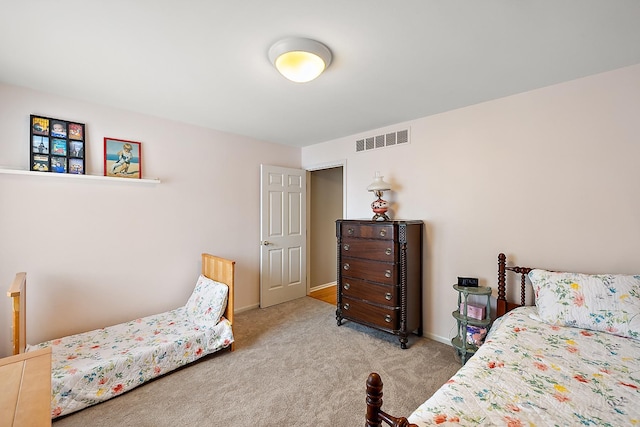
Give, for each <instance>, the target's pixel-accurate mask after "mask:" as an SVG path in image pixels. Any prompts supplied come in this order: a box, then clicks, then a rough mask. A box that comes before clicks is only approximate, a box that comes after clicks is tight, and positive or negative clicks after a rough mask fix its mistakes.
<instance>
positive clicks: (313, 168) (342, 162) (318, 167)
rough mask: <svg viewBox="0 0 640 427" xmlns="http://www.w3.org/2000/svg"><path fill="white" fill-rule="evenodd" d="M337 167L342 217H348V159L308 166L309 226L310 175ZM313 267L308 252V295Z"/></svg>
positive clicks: (308, 211) (308, 221) (309, 210)
mask: <svg viewBox="0 0 640 427" xmlns="http://www.w3.org/2000/svg"><path fill="white" fill-rule="evenodd" d="M337 167H342V217H343V218H346V217H347V159H339V160H335V161H331V162H325V163H318V164H315V165H311V166H307V167H306V168H304V170H306V171H307V201H306V203H307V225H308V226H309V225H310V224H311V218H310V215H311V208H310V203H311V200H310V199H311V198H310V197H309V194H310V190H311V189H310V185H311V180H310V179H309V174H310V173H311V172H313V171H319V170H323V169H331V168H337ZM307 234H308V233H307ZM307 249H308V248H307ZM311 265H312V264H311V254H310V252H309V250H307V295H309V290H310V281H309V271H310V270H311Z"/></svg>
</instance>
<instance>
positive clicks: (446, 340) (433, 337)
mask: <svg viewBox="0 0 640 427" xmlns="http://www.w3.org/2000/svg"><path fill="white" fill-rule="evenodd" d="M423 335H424V337H425V338H429V339H430V340H434V341H438V342H439V343H442V344H447V345H449V346H450V347H452V345H451V340H450V339H449V338H445V337H441V336H440V335H434V334H423Z"/></svg>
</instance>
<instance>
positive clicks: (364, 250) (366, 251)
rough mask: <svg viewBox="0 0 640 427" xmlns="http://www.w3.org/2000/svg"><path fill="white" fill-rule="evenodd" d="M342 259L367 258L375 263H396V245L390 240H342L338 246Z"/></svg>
mask: <svg viewBox="0 0 640 427" xmlns="http://www.w3.org/2000/svg"><path fill="white" fill-rule="evenodd" d="M340 250H341V251H342V256H343V257H345V256H346V257H352V256H353V257H357V258H367V259H371V260H376V261H386V262H396V261H398V244H397V243H396V242H394V241H392V240H370V239H350V238H344V239H343V240H342V245H341V246H340Z"/></svg>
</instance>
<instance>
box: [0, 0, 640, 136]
mask: <svg viewBox="0 0 640 427" xmlns="http://www.w3.org/2000/svg"><path fill="white" fill-rule="evenodd" d="M290 36H303V37H309V38H315V39H317V40H319V41H321V42H323V43H324V44H326V45H327V46H328V47H329V48H330V49H331V50H332V52H333V55H334V60H333V63H332V64H331V66H330V67H329V69H328V70H327V71H326V72H325V73H324V74H323V75H321V76H320V77H319V78H318V79H317V80H315V81H313V82H311V83H306V84H296V83H292V82H289V81H288V80H285V79H284V78H283V77H282V76H280V75H279V74H278V73H277V72H276V70H275V69H274V68H273V67H272V65H271V64H270V63H269V60H268V57H267V51H268V49H269V47H270V46H271V45H272V44H273V43H274V42H276V41H277V40H279V39H281V38H284V37H290ZM638 63H640V1H638V0H608V1H605V0H529V1H526V0H484V1H477V0H466V1H456V0H395V1H394V0H321V1H313V2H311V1H304V0H269V1H265V0H262V1H258V0H253V1H252V0H245V1H241V0H236V1H233V0H226V1H222V0H183V1H177V0H175V1H171V0H111V1H100V0H58V1H48V0H0V82H3V83H8V84H13V85H18V86H25V87H29V88H33V89H37V90H42V91H46V92H51V93H55V94H59V95H64V96H68V97H71V98H76V99H80V100H86V101H90V102H94V103H99V104H105V105H110V106H114V107H119V108H123V109H126V110H130V111H136V112H142V113H147V114H150V115H154V116H158V117H163V118H168V119H173V120H177V121H181V122H186V123H190V124H195V125H200V126H204V127H208V128H213V129H218V130H222V131H227V132H232V133H237V134H241V135H247V136H250V137H253V138H257V139H260V140H264V141H271V142H276V143H282V144H289V145H293V146H300V147H302V146H305V145H310V144H315V143H318V142H323V141H327V140H331V139H334V138H338V137H341V136H346V135H352V134H356V133H360V132H366V131H369V130H373V129H376V128H379V127H384V126H388V125H392V124H395V123H400V122H403V121H407V120H411V119H415V118H419V117H425V116H428V115H432V114H437V113H440V112H443V111H447V110H451V109H455V108H459V107H463V106H467V105H472V104H476V103H479V102H483V101H487V100H491V99H496V98H499V97H503V96H507V95H511V94H515V93H520V92H524V91H528V90H532V89H535V88H539V87H543V86H547V85H551V84H555V83H559V82H563V81H567V80H572V79H575V78H579V77H583V76H587V75H591V74H595V73H599V72H603V71H608V70H612V69H615V68H620V67H624V66H627V65H632V64H638ZM33 108H34V111H37V110H38V108H37V106H35V105H34V106H33ZM49 113H50V115H52V116H54V117H55V111H51V112H49Z"/></svg>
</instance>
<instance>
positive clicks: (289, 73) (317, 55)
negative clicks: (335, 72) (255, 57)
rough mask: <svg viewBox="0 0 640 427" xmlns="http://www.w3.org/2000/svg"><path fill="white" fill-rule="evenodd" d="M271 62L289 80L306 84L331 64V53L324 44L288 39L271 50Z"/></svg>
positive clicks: (300, 39) (279, 42)
mask: <svg viewBox="0 0 640 427" xmlns="http://www.w3.org/2000/svg"><path fill="white" fill-rule="evenodd" d="M269 60H270V61H271V62H272V63H273V65H274V66H275V67H276V69H277V70H278V71H279V72H280V74H282V75H283V76H284V77H286V78H287V79H289V80H291V81H293V82H296V83H306V82H309V81H311V80H313V79H315V78H316V77H318V76H319V75H320V74H322V72H323V71H324V70H325V69H326V68H327V67H328V66H329V65H330V64H331V51H330V50H329V48H328V47H326V46H325V45H323V44H322V43H320V42H318V41H315V40H311V39H305V38H287V39H283V40H280V41H278V42H276V43H275V44H274V45H273V46H271V48H270V49H269Z"/></svg>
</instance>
